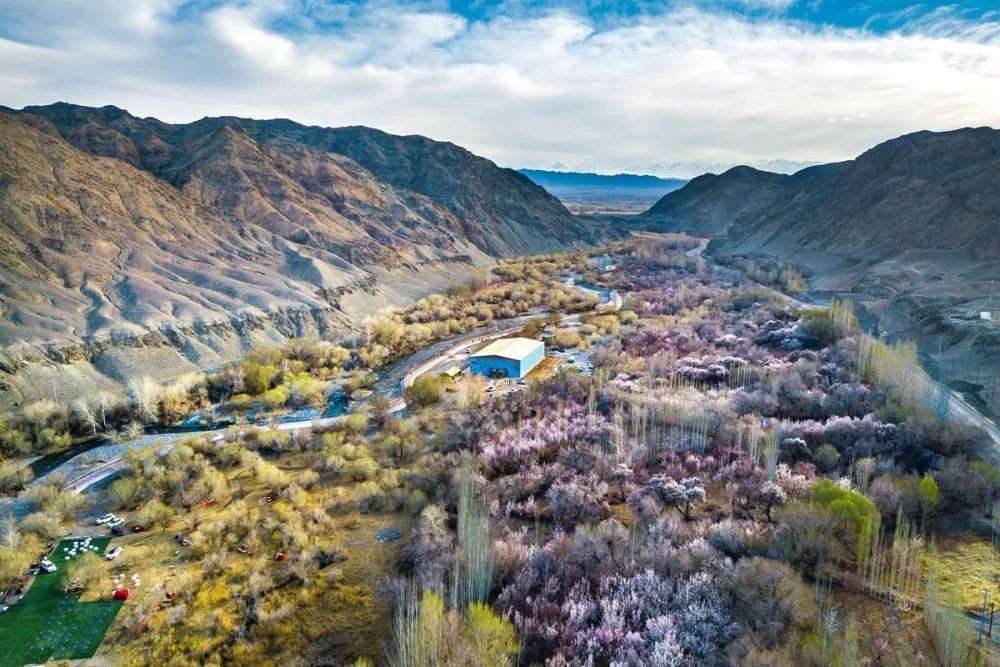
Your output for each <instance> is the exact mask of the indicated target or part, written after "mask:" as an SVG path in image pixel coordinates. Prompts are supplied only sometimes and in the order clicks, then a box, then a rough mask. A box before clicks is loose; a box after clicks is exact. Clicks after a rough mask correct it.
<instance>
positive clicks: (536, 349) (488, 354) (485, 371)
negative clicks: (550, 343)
mask: <svg viewBox="0 0 1000 667" xmlns="http://www.w3.org/2000/svg"><path fill="white" fill-rule="evenodd" d="M544 358H545V343H543V342H542V341H540V340H532V339H530V338H501V339H499V340H495V341H493V342H492V343H490V344H489V345H487V346H486V347H484V348H483V349H481V350H479V351H478V352H476V353H475V354H473V355H472V356H471V357H470V360H469V369H470V370H471V371H472V372H473V373H477V374H479V375H484V376H486V377H490V378H523V377H524V376H525V375H527V374H528V373H530V372H531V369H532V368H534V367H535V366H537V365H538V362H540V361H541V360H542V359H544Z"/></svg>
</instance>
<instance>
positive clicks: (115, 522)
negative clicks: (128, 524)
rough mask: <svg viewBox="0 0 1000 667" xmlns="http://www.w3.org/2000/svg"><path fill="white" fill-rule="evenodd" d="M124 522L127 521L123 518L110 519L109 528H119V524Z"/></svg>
mask: <svg viewBox="0 0 1000 667" xmlns="http://www.w3.org/2000/svg"><path fill="white" fill-rule="evenodd" d="M123 523H125V519H121V518H118V517H115V518H114V519H112V520H111V521H108V528H117V527H118V526H120V525H122V524H123Z"/></svg>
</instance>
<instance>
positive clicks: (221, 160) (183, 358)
mask: <svg viewBox="0 0 1000 667" xmlns="http://www.w3.org/2000/svg"><path fill="white" fill-rule="evenodd" d="M594 238H595V236H594V232H593V231H592V230H591V229H590V228H588V227H587V226H585V224H583V223H581V222H578V221H577V220H576V219H575V218H574V217H573V216H572V215H571V214H570V213H569V212H568V211H567V210H566V209H565V208H564V207H563V206H562V205H561V204H560V203H559V201H558V200H557V199H555V198H554V197H552V196H551V195H549V194H548V193H547V192H545V191H544V190H543V189H542V188H540V187H538V186H537V185H535V184H534V183H532V182H531V181H530V180H529V179H528V178H527V177H525V176H523V175H521V174H519V173H517V172H515V171H513V170H509V169H501V168H499V167H497V166H496V165H495V164H493V163H492V162H490V161H489V160H486V159H484V158H480V157H477V156H475V155H473V154H472V153H470V152H468V151H466V150H465V149H462V148H460V147H458V146H455V145H453V144H449V143H442V142H436V141H431V140H430V139H426V138H424V137H397V136H393V135H389V134H386V133H384V132H380V131H378V130H372V129H369V128H364V127H351V128H339V129H329V128H319V127H306V126H303V125H299V124H297V123H293V122H291V121H287V120H272V121H255V120H250V119H239V118H205V119H202V120H200V121H196V122H194V123H190V124H186V125H173V124H168V123H163V122H161V121H158V120H156V119H152V118H137V117H135V116H132V115H130V114H129V113H127V112H126V111H123V110H121V109H118V108H115V107H103V108H100V109H95V108H88V107H80V106H75V105H69V104H53V105H50V106H44V107H28V108H25V109H23V110H21V111H14V110H9V109H0V245H2V248H3V251H2V252H0V310H2V312H3V314H4V318H3V320H2V321H0V345H2V346H3V347H4V352H3V355H2V357H0V369H3V370H6V371H7V372H8V373H10V374H11V375H13V374H14V373H13V371H21V372H19V373H17V375H18V378H19V379H18V381H19V382H25V381H26V380H25V378H29V380H27V382H30V381H31V380H30V373H27V372H24V364H25V363H29V362H31V363H33V362H34V361H41V362H45V360H46V358H47V359H48V361H51V360H52V358H56V359H58V360H60V361H67V360H69V361H74V360H77V361H83V362H86V363H88V364H91V365H92V366H93V367H94V368H95V369H96V370H97V371H98V372H99V373H100V374H102V375H105V376H109V377H111V378H112V379H114V380H118V379H120V377H119V376H121V377H124V376H126V375H128V373H126V372H125V370H122V369H123V368H124V367H127V368H128V370H129V372H131V371H132V370H134V368H135V367H136V366H142V360H141V359H139V357H141V356H142V355H141V354H138V355H135V354H133V355H131V356H130V361H129V362H128V363H127V364H124V366H123V365H122V363H120V362H121V359H116V360H109V359H107V357H108V355H115V354H118V355H119V356H120V354H121V352H120V351H119V352H116V351H115V350H114V349H113V348H119V349H124V348H126V347H131V348H133V349H135V348H138V347H149V346H148V345H146V343H142V342H141V341H147V342H148V341H149V340H155V342H156V343H157V345H159V346H160V347H163V346H168V347H172V348H173V350H174V351H173V352H169V353H166V352H164V353H163V354H162V355H161V356H162V357H163V358H162V363H161V365H163V366H164V373H160V374H161V375H162V374H169V372H173V371H176V370H178V369H180V370H189V369H193V368H197V367H204V366H206V365H211V364H214V363H217V362H218V361H219V360H221V359H225V358H232V357H233V356H236V355H238V354H240V353H241V352H242V351H243V350H245V349H246V348H247V347H250V346H253V345H256V344H260V343H261V342H269V341H273V340H277V339H280V338H282V337H287V336H293V335H302V334H305V333H318V332H320V333H321V332H323V331H327V330H330V329H338V330H342V329H345V328H346V327H347V326H348V325H349V324H350V322H351V321H352V320H357V319H358V318H360V317H362V316H364V315H366V314H369V313H371V312H373V311H374V310H376V309H377V308H379V307H382V306H386V305H393V304H394V303H401V302H404V301H408V300H411V299H413V298H416V297H419V296H421V295H423V294H426V293H427V292H429V291H434V290H440V289H442V288H443V287H445V286H447V285H448V284H450V283H452V282H454V281H455V280H459V279H461V277H462V276H463V275H464V274H465V273H467V272H468V271H470V270H472V269H473V267H475V266H481V265H484V264H486V263H489V262H490V261H492V259H493V258H495V257H499V256H503V255H511V254H522V253H532V252H540V251H549V250H555V249H562V248H565V247H567V246H571V245H581V244H585V243H588V242H590V241H592V240H594ZM150 337H152V338H150ZM137 341H140V342H137ZM39 346H43V348H39ZM39 349H44V350H45V354H43V355H42V357H41V358H39ZM66 350H72V352H69V353H67V352H66ZM95 350H96V352H95ZM161 352H162V350H161ZM46 355H47V357H46ZM67 355H68V357H67ZM101 355H104V356H103V357H102V358H104V359H105V362H106V363H104V366H103V367H102V366H101V364H102V361H101V358H97V357H101ZM147 356H148V355H147ZM132 357H135V358H134V359H133V358H132ZM26 359H27V360H29V361H28V362H26V361H25V360H26ZM32 360H34V361H32ZM63 370H66V369H63ZM77 370H78V371H79V370H80V369H77ZM92 370H93V369H91V368H87V369H86V373H90V372H91V371H92ZM81 372H82V371H81ZM152 374H153V375H157V374H158V373H156V372H154V373H152ZM36 379H37V378H36Z"/></svg>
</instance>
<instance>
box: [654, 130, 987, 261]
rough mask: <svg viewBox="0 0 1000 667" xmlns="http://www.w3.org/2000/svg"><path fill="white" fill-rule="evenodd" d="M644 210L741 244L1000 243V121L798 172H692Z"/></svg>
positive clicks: (826, 249) (774, 250) (875, 247)
mask: <svg viewBox="0 0 1000 667" xmlns="http://www.w3.org/2000/svg"><path fill="white" fill-rule="evenodd" d="M638 219H639V220H642V221H646V222H650V223H656V224H657V225H659V226H660V227H662V228H664V229H669V230H683V231H691V232H693V233H699V234H705V235H722V236H724V238H723V239H721V240H720V241H718V242H717V243H716V244H714V245H713V247H715V248H717V249H719V250H723V251H728V252H739V253H746V254H751V253H766V254H775V255H792V254H794V255H796V256H799V257H802V256H803V254H805V255H809V254H812V255H820V254H823V255H830V254H832V255H835V256H837V257H841V258H842V259H844V260H845V261H852V262H859V261H860V262H863V261H866V260H868V261H872V260H875V259H878V258H880V257H884V256H886V255H888V254H891V253H895V252H899V251H901V250H906V249H922V250H956V249H961V248H975V249H976V250H977V252H980V253H987V254H990V255H991V256H996V253H997V252H1000V229H998V225H1000V131H998V130H994V129H991V128H985V127H984V128H975V129H973V128H967V129H961V130H955V131H952V132H918V133H915V134H910V135H906V136H902V137H899V138H897V139H893V140H891V141H887V142H885V143H882V144H879V145H878V146H875V147H874V148H872V149H870V150H868V151H866V152H865V153H863V154H862V155H860V156H859V157H857V158H856V159H854V160H851V161H849V162H843V163H836V164H828V165H820V166H816V167H809V168H807V169H803V170H802V171H799V172H796V173H795V174H792V175H784V174H774V173H769V172H762V171H759V170H756V169H752V168H750V167H735V168H733V169H730V170H729V171H727V172H725V173H723V174H720V175H717V176H716V175H713V174H707V175H705V176H700V177H698V178H695V179H693V180H692V181H690V182H689V183H688V184H687V185H686V186H685V187H683V188H681V189H680V190H677V191H675V192H672V193H669V194H667V195H666V196H664V197H663V198H662V199H661V200H660V201H658V202H657V203H656V204H655V205H654V206H653V207H652V208H650V209H649V210H647V211H645V212H644V213H642V214H641V215H640V216H639V217H638Z"/></svg>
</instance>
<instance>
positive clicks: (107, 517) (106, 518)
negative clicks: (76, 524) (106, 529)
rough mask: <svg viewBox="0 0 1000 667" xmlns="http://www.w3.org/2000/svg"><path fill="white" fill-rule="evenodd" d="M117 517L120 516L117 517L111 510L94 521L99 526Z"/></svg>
mask: <svg viewBox="0 0 1000 667" xmlns="http://www.w3.org/2000/svg"><path fill="white" fill-rule="evenodd" d="M117 518H118V517H116V516H115V515H114V514H112V513H111V512H108V513H107V514H105V515H103V516H100V517H98V518H97V520H96V521H94V523H95V524H97V525H98V526H100V525H101V524H103V523H108V522H110V521H114V520H115V519H117Z"/></svg>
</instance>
